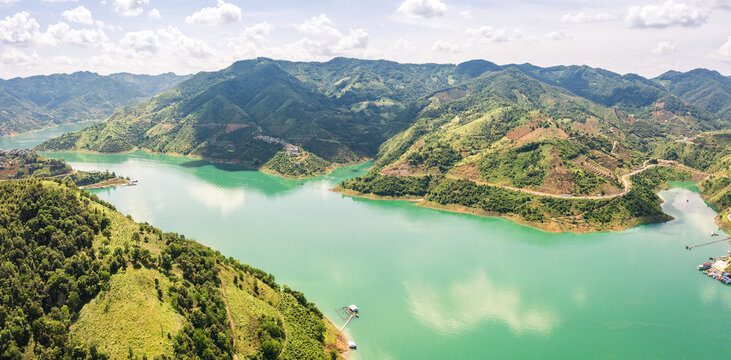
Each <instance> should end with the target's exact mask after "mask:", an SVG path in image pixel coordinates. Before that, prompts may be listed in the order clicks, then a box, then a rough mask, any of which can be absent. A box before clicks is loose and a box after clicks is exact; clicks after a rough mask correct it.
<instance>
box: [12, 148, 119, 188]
mask: <svg viewBox="0 0 731 360" xmlns="http://www.w3.org/2000/svg"><path fill="white" fill-rule="evenodd" d="M45 177H55V178H62V179H66V180H69V181H71V182H73V183H74V184H76V185H77V186H100V185H103V186H112V185H119V184H125V183H128V182H129V180H128V179H124V178H121V177H117V175H116V174H115V173H110V172H108V171H74V170H73V169H72V168H71V166H69V165H68V164H66V162H65V161H63V160H59V159H49V158H46V157H43V156H40V155H38V154H37V153H36V152H34V151H31V150H11V151H8V152H3V151H0V180H17V179H27V178H45Z"/></svg>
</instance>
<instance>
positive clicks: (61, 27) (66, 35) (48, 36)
mask: <svg viewBox="0 0 731 360" xmlns="http://www.w3.org/2000/svg"><path fill="white" fill-rule="evenodd" d="M43 35H44V36H43V38H44V40H45V41H46V42H48V43H49V44H50V45H58V44H60V43H68V44H76V45H81V46H97V45H102V44H103V43H105V42H106V41H108V40H109V39H108V38H107V35H106V34H105V33H104V30H102V29H72V28H71V27H70V26H69V24H67V23H64V22H60V23H57V24H53V25H51V26H49V27H48V30H46V32H45V33H44V34H43Z"/></svg>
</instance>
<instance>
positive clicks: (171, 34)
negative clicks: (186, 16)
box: [119, 26, 213, 59]
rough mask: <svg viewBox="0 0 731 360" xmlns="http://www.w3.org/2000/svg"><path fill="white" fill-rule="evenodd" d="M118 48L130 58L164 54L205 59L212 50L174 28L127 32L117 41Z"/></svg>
mask: <svg viewBox="0 0 731 360" xmlns="http://www.w3.org/2000/svg"><path fill="white" fill-rule="evenodd" d="M119 48H120V50H121V51H123V52H125V53H127V55H130V56H136V55H138V54H142V55H154V54H161V53H165V54H167V55H171V56H190V57H193V58H197V59H205V58H209V57H211V56H212V55H213V50H212V49H211V48H210V47H208V45H206V44H205V43H204V42H203V41H201V40H199V39H195V38H191V37H189V36H186V35H185V34H183V33H182V32H181V31H180V30H179V29H178V28H176V27H174V26H168V27H167V28H163V29H157V30H154V31H153V30H142V31H134V32H128V33H126V34H125V35H124V36H123V37H122V39H121V40H120V41H119Z"/></svg>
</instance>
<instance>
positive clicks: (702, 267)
mask: <svg viewBox="0 0 731 360" xmlns="http://www.w3.org/2000/svg"><path fill="white" fill-rule="evenodd" d="M710 268H711V262H710V261H709V262H704V263H703V264H700V265H698V270H708V269H710Z"/></svg>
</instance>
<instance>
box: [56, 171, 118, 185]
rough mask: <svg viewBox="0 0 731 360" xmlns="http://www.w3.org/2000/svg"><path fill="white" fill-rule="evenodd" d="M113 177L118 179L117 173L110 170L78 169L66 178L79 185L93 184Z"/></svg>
mask: <svg viewBox="0 0 731 360" xmlns="http://www.w3.org/2000/svg"><path fill="white" fill-rule="evenodd" d="M112 179H117V174H115V173H113V172H109V171H77V172H75V173H72V174H71V175H69V176H67V177H66V180H68V181H71V182H72V183H74V184H76V185H77V186H87V185H93V184H98V183H101V182H104V181H107V180H112Z"/></svg>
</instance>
